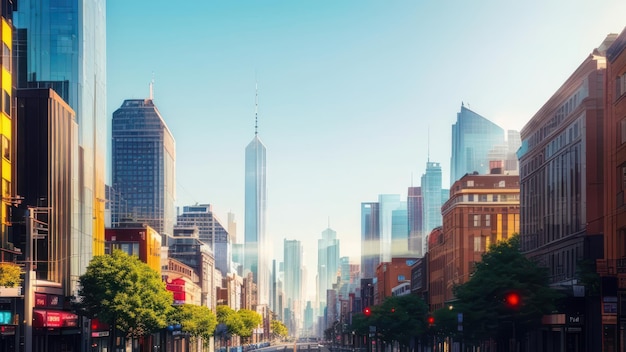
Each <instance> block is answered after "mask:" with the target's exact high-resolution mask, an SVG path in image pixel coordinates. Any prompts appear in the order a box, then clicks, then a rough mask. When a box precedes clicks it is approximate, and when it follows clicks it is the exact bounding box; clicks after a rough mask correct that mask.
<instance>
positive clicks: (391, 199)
mask: <svg viewBox="0 0 626 352" xmlns="http://www.w3.org/2000/svg"><path fill="white" fill-rule="evenodd" d="M407 217H408V214H407V208H406V201H403V200H401V198H400V195H399V194H381V195H379V196H378V224H379V226H380V227H379V231H380V232H379V238H380V254H379V262H380V263H382V262H390V261H391V258H392V257H393V256H394V255H406V253H407V252H408V246H409V230H408V225H407Z"/></svg>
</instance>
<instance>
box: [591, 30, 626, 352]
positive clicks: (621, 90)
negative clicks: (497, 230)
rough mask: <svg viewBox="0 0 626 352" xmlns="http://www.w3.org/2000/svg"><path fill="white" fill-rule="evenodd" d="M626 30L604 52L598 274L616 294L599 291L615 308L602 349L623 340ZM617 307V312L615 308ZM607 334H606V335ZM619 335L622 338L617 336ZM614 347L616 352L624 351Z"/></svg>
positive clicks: (610, 313)
mask: <svg viewBox="0 0 626 352" xmlns="http://www.w3.org/2000/svg"><path fill="white" fill-rule="evenodd" d="M625 49H626V30H624V31H622V33H621V34H620V35H619V36H618V37H617V39H616V40H615V42H614V43H613V45H612V46H611V47H610V48H609V49H608V50H607V52H606V58H607V64H606V89H605V91H606V106H605V109H606V110H605V123H604V155H605V160H604V214H605V217H604V260H599V261H598V264H599V265H598V272H599V274H600V275H601V276H603V277H604V281H605V282H606V281H607V280H608V282H611V281H612V283H611V284H610V286H613V287H614V288H616V289H617V290H616V292H608V291H609V290H608V287H606V284H605V287H604V288H605V290H603V292H602V296H603V300H604V298H605V297H607V300H609V301H613V302H612V303H611V304H614V305H615V307H614V308H615V309H612V310H611V311H606V310H605V311H603V316H602V320H603V322H604V323H605V324H604V325H605V329H604V332H605V337H608V339H607V338H605V341H604V343H603V344H604V346H605V347H607V346H616V345H615V344H617V343H620V342H622V343H623V341H626V333H625V332H624V328H623V327H624V326H625V325H626V314H624V312H626V310H625V309H624V308H625V307H626V306H625V305H626V50H625ZM617 306H619V309H618V307H617ZM607 332H609V334H606V333H607ZM618 335H621V336H618ZM624 347H625V346H619V345H617V346H616V347H615V350H618V351H619V350H624Z"/></svg>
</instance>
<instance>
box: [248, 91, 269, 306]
mask: <svg viewBox="0 0 626 352" xmlns="http://www.w3.org/2000/svg"><path fill="white" fill-rule="evenodd" d="M257 96H258V95H257ZM255 100H257V101H255V105H256V107H255V119H256V120H255V127H254V138H253V139H252V141H251V142H250V143H249V144H248V146H247V147H246V165H245V172H246V174H245V220H244V251H245V255H244V258H243V260H244V263H243V264H244V276H245V275H247V273H248V272H251V273H252V277H253V280H254V282H255V283H256V284H257V288H258V303H259V304H269V292H270V287H269V285H270V283H269V278H270V273H269V269H270V268H269V265H270V263H269V260H270V259H269V258H271V247H270V246H269V245H268V238H267V237H266V233H265V223H266V219H267V185H266V160H265V154H266V148H265V145H263V142H261V139H260V138H259V133H258V99H256V98H255Z"/></svg>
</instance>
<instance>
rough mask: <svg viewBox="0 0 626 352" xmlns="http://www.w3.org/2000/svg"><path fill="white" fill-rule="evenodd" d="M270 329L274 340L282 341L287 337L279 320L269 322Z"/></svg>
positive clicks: (285, 328) (285, 330) (287, 332)
mask: <svg viewBox="0 0 626 352" xmlns="http://www.w3.org/2000/svg"><path fill="white" fill-rule="evenodd" d="M270 329H271V330H272V336H274V338H281V339H283V338H285V337H287V336H288V335H289V331H288V330H287V327H286V326H285V324H283V322H282V321H280V320H272V321H270Z"/></svg>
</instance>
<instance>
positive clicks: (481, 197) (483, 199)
mask: <svg viewBox="0 0 626 352" xmlns="http://www.w3.org/2000/svg"><path fill="white" fill-rule="evenodd" d="M478 198H479V199H478V201H479V202H486V201H487V195H486V194H481V195H479V196H478Z"/></svg>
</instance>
